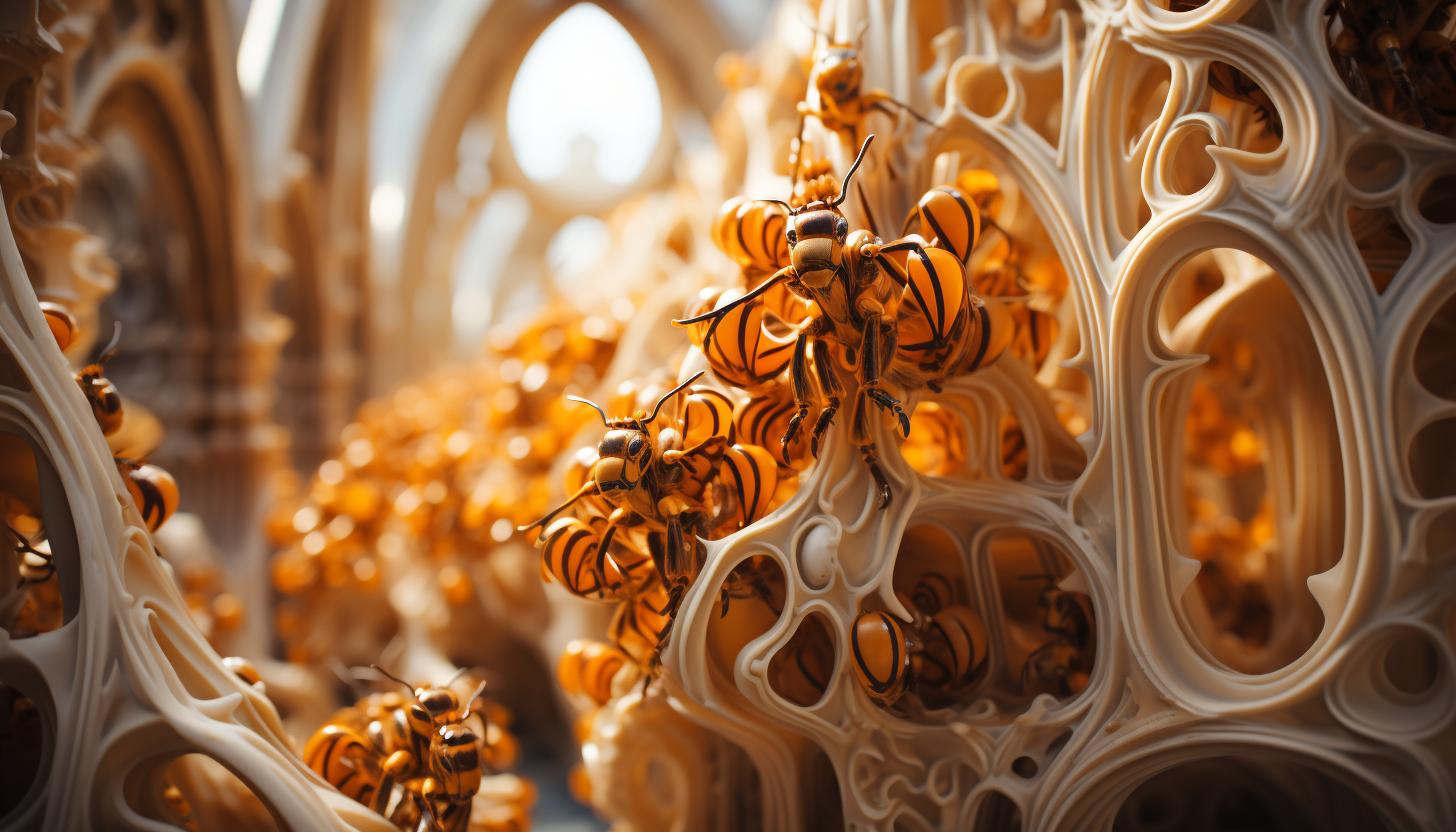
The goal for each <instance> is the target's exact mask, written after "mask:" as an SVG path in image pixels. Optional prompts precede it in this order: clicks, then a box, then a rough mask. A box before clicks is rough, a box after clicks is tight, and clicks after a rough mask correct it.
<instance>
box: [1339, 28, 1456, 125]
mask: <svg viewBox="0 0 1456 832" xmlns="http://www.w3.org/2000/svg"><path fill="white" fill-rule="evenodd" d="M1451 6H1452V4H1451V2H1450V0H1421V1H1420V2H1411V3H1395V2H1388V0H1334V2H1331V3H1330V4H1329V6H1327V7H1326V9H1325V15H1326V17H1328V21H1327V23H1326V27H1325V32H1326V38H1327V42H1328V43H1329V51H1330V57H1331V59H1332V60H1333V61H1334V63H1335V66H1336V69H1337V70H1338V71H1339V72H1340V74H1341V75H1342V76H1343V78H1344V81H1345V84H1346V86H1347V87H1348V88H1349V90H1350V92H1351V93H1352V94H1354V95H1355V97H1356V98H1359V99H1360V100H1361V101H1362V102H1363V103H1365V104H1366V105H1367V106H1370V107H1372V108H1374V109H1376V110H1378V111H1380V112H1382V113H1384V114H1385V115H1386V116H1388V117H1391V118H1395V119H1398V120H1400V121H1404V122H1408V123H1411V124H1414V125H1416V126H1418V127H1424V128H1426V129H1428V130H1435V131H1437V132H1443V133H1446V134H1447V135H1450V134H1451V133H1452V131H1453V128H1456V49H1453V47H1452V43H1451V39H1450V38H1449V37H1448V36H1446V35H1445V34H1443V31H1444V30H1445V28H1446V25H1447V23H1448V21H1449V19H1450V9H1451ZM1336 24H1338V27H1339V30H1338V31H1336Z"/></svg>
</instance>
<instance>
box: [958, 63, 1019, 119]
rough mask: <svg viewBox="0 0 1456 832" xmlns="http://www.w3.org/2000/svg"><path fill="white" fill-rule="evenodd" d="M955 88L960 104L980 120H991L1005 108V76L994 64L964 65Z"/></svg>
mask: <svg viewBox="0 0 1456 832" xmlns="http://www.w3.org/2000/svg"><path fill="white" fill-rule="evenodd" d="M959 75H960V77H959V78H957V79H956V87H957V90H958V91H959V93H960V100H961V103H962V104H964V105H965V107H966V109H968V110H970V111H971V112H972V113H975V114H976V115H978V116H980V117H981V118H993V117H994V116H995V115H996V114H997V113H1000V112H1001V108H1002V107H1004V106H1006V96H1007V87H1006V76H1004V75H1002V74H1001V69H1000V67H998V66H996V65H995V64H966V65H965V66H963V67H961V70H960V73H959Z"/></svg>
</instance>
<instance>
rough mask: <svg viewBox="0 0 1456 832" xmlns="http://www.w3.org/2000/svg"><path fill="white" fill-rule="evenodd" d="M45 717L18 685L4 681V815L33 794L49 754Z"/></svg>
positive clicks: (0, 734) (0, 801)
mask: <svg viewBox="0 0 1456 832" xmlns="http://www.w3.org/2000/svg"><path fill="white" fill-rule="evenodd" d="M45 740H46V738H45V720H44V719H42V717H41V713H40V711H39V710H38V709H37V708H36V706H35V703H34V702H32V701H31V700H30V698H29V697H27V696H26V695H25V694H23V693H21V692H20V690H19V689H18V688H13V687H11V686H10V685H7V684H5V683H3V682H0V818H4V817H5V816H6V815H9V814H10V813H11V812H13V811H15V810H16V809H17V808H18V807H19V806H20V804H21V803H22V802H24V800H25V797H26V795H28V794H30V791H31V787H32V786H34V785H35V781H36V779H37V778H38V777H39V775H40V767H41V762H42V761H43V759H44V757H45Z"/></svg>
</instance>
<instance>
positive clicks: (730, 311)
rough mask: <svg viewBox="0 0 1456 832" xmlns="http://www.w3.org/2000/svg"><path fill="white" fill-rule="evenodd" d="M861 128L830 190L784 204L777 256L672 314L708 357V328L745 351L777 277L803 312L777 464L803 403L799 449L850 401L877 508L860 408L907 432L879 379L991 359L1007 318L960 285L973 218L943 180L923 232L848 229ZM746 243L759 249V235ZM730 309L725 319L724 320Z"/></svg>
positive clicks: (711, 336)
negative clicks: (718, 300)
mask: <svg viewBox="0 0 1456 832" xmlns="http://www.w3.org/2000/svg"><path fill="white" fill-rule="evenodd" d="M873 139H874V136H870V137H868V138H866V139H865V143H864V146H863V147H861V148H860V153H859V156H858V157H857V158H856V159H855V162H854V165H853V166H851V167H850V170H849V173H848V174H846V176H845V180H844V186H843V187H842V188H841V192H840V196H839V197H838V198H836V199H835V200H833V201H831V202H828V203H822V202H814V203H810V204H808V205H806V206H804V207H803V208H797V209H793V210H791V211H790V214H789V222H788V223H787V227H786V231H785V237H786V240H787V242H788V246H789V260H790V262H789V263H788V264H786V265H784V266H782V267H781V268H780V269H779V270H778V271H777V272H776V273H775V274H774V275H773V277H771V278H769V279H768V280H767V281H765V282H764V283H762V284H760V285H759V287H758V288H756V289H754V290H753V291H752V292H749V293H747V294H745V295H742V296H741V297H738V298H735V299H733V300H731V301H729V302H727V303H726V304H720V305H719V306H718V307H717V308H716V309H713V310H711V311H707V312H703V313H702V314H697V315H692V316H689V317H687V318H685V319H683V320H680V321H674V323H675V324H677V325H679V326H691V325H694V324H704V323H706V326H707V330H706V332H703V333H699V334H695V336H694V340H696V341H698V342H699V343H701V344H703V345H704V352H705V354H706V355H708V357H709V362H710V364H713V363H714V362H713V349H714V348H713V347H712V346H711V345H712V344H713V343H714V341H715V339H717V340H718V341H723V340H727V341H729V342H730V344H731V346H729V347H726V348H725V347H722V346H719V347H717V349H718V350H719V351H722V352H725V353H727V354H735V353H738V354H741V353H745V352H747V350H746V348H745V346H744V345H745V344H746V342H747V339H749V338H754V339H757V338H759V334H758V330H756V329H753V328H752V327H751V326H749V324H752V323H753V320H752V319H751V318H750V317H749V316H750V314H751V313H750V312H749V309H750V304H753V303H754V302H756V301H757V300H758V299H759V298H760V297H762V296H765V295H767V294H768V293H769V292H770V291H772V290H773V289H774V288H775V287H776V286H777V285H779V284H782V285H785V286H787V287H788V289H789V291H790V292H792V293H793V294H794V295H796V296H798V297H800V298H802V299H803V300H804V301H806V302H807V303H808V306H809V314H808V316H807V317H806V318H804V320H803V321H802V322H801V323H799V324H798V325H797V326H796V327H795V329H796V332H797V334H796V337H795V341H794V353H793V359H792V362H791V368H792V372H791V381H792V385H793V391H794V398H795V402H796V406H797V409H798V412H797V413H795V414H794V416H793V417H792V418H791V419H790V420H789V422H788V427H787V429H786V431H785V433H784V435H783V438H782V439H781V447H782V448H783V451H782V457H783V459H784V461H785V463H786V464H787V463H788V461H789V451H788V449H789V446H790V444H791V443H792V442H793V441H794V440H795V439H796V438H797V437H798V435H799V431H800V429H801V426H802V424H803V422H804V421H805V419H806V418H807V417H808V414H809V411H810V408H811V407H812V406H813V405H815V404H817V405H818V406H819V416H818V418H817V420H816V421H815V422H814V425H813V430H812V434H811V437H812V438H811V452H812V453H813V454H814V455H816V456H817V455H818V442H819V438H820V436H821V435H822V434H823V433H824V431H825V430H827V429H828V427H829V425H830V424H832V423H833V420H834V417H835V415H836V414H837V413H838V411H839V409H840V407H841V406H843V405H845V404H846V400H847V403H848V405H849V406H850V407H851V408H852V409H851V426H850V441H852V442H854V443H855V444H856V445H857V446H858V447H859V450H860V453H861V455H862V456H863V458H864V461H865V463H866V465H867V466H868V467H869V470H870V473H871V475H872V476H873V477H874V480H875V483H876V485H877V487H878V489H879V491H880V501H879V504H880V507H881V508H885V507H887V506H888V505H889V503H890V499H891V492H890V485H889V482H888V481H887V480H886V479H885V476H884V473H883V472H882V471H881V470H880V467H879V464H878V456H877V449H876V445H875V442H874V440H873V437H872V436H871V431H870V421H869V420H870V418H871V416H870V413H869V410H868V408H869V405H870V403H873V404H874V405H876V406H878V407H879V408H880V409H882V410H885V411H888V412H890V413H892V414H894V415H895V417H896V418H897V419H898V420H899V423H900V428H901V430H902V431H903V432H904V433H905V434H907V435H908V434H909V431H910V420H909V417H908V416H907V415H906V413H905V412H904V410H902V409H901V407H900V400H899V399H897V398H895V397H894V396H892V395H890V393H889V392H888V391H887V390H886V389H885V386H884V380H885V379H887V378H888V379H891V380H894V381H897V382H899V383H900V384H902V385H903V386H905V387H906V388H909V389H915V388H919V387H922V386H927V385H929V386H932V387H934V386H936V385H938V384H939V383H940V381H942V380H943V379H945V378H947V377H949V376H951V375H954V374H957V373H961V372H969V371H970V370H974V369H976V368H978V367H980V366H983V365H984V364H986V363H988V362H989V361H991V360H993V359H994V358H995V357H996V355H998V354H999V353H1000V352H1001V351H1002V350H1003V349H1004V348H1005V345H1006V343H1008V342H1009V339H1010V336H1011V329H1012V328H1011V326H1010V321H1009V318H1008V317H1007V316H1006V314H1005V311H1004V309H1002V308H1001V307H1000V306H999V304H994V303H986V302H983V301H981V300H980V299H978V298H976V297H975V296H974V294H973V293H972V292H971V290H970V285H969V282H968V280H967V277H966V272H965V263H964V258H965V257H966V256H968V255H969V252H970V250H971V249H972V248H973V247H974V245H975V240H976V235H977V233H978V232H979V228H980V220H979V214H978V212H977V209H976V208H975V205H974V204H973V203H971V202H970V201H968V200H967V199H966V198H965V197H964V196H962V195H961V194H960V193H959V192H958V191H956V190H955V189H954V188H949V187H942V188H937V189H935V190H933V191H932V192H930V193H928V194H927V195H926V196H925V197H924V198H922V199H921V200H920V203H919V204H918V205H917V206H916V211H915V213H914V214H912V218H915V217H918V218H920V219H921V222H922V225H923V226H925V227H929V228H933V229H936V237H935V239H934V240H932V241H930V242H925V241H924V240H923V239H922V238H920V237H906V238H903V239H901V240H898V241H896V242H894V243H891V244H889V245H885V244H883V243H882V242H881V241H880V239H879V238H878V237H876V236H874V235H873V234H872V233H870V232H869V231H865V230H856V231H853V232H851V231H850V229H849V222H848V221H847V220H846V219H845V217H844V215H843V214H842V213H841V212H840V210H839V205H840V204H842V203H843V201H844V197H845V194H846V193H847V188H848V185H849V182H850V180H851V178H852V177H853V175H854V171H855V170H856V169H858V167H859V164H860V163H861V162H862V161H863V159H864V155H865V152H866V150H868V148H869V144H870V142H871V141H872V140H873ZM735 215H737V216H742V215H744V212H742V211H741V210H740V211H736V212H735ZM908 223H909V221H908V220H907V225H908ZM757 248H758V249H759V250H762V251H768V248H767V246H759V247H757ZM901 252H905V259H904V261H903V262H902V261H901V260H900V259H899V258H898V257H897V256H896V255H897V254H899V253H901ZM759 314H761V315H763V316H764V317H765V318H767V317H769V316H768V314H767V313H765V312H760V313H759ZM730 320H731V321H732V322H733V324H734V325H725V324H727V323H728V322H729V321H730ZM811 360H812V366H813V377H812V378H811V371H810V366H811V364H810V362H811ZM714 366H715V370H716V369H718V366H717V365H716V364H714ZM842 376H850V377H852V378H853V382H854V383H853V389H852V390H851V389H848V387H847V386H846V385H845V384H843V383H842V382H841V377H842ZM816 382H817V388H818V390H817V396H816V395H815V389H814V388H815V386H816Z"/></svg>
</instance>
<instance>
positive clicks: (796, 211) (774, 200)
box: [754, 199, 799, 214]
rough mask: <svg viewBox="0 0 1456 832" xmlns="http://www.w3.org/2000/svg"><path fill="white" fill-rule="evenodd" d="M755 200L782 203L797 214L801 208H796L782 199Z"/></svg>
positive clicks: (757, 200)
mask: <svg viewBox="0 0 1456 832" xmlns="http://www.w3.org/2000/svg"><path fill="white" fill-rule="evenodd" d="M754 202H772V203H773V204H775V205H782V206H784V207H785V208H787V209H788V211H789V213H790V214H797V213H799V209H798V208H795V207H794V206H792V205H790V204H789V203H787V202H784V201H783V200H782V199H755V200H754Z"/></svg>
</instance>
